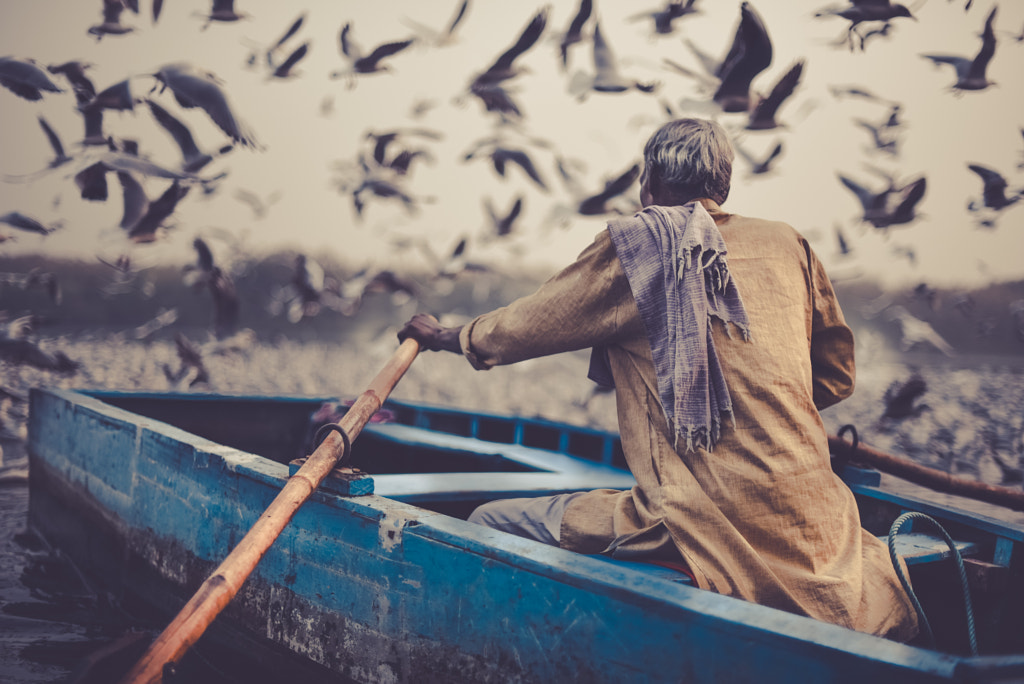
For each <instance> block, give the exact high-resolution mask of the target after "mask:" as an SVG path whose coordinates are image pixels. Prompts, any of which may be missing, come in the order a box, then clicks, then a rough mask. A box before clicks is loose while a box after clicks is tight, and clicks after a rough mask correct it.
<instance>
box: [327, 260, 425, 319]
mask: <svg viewBox="0 0 1024 684" xmlns="http://www.w3.org/2000/svg"><path fill="white" fill-rule="evenodd" d="M416 292H417V287H416V284H415V283H414V282H413V281H411V280H409V279H407V278H402V277H401V276H398V275H396V274H395V272H394V271H391V270H387V269H384V270H373V269H370V268H364V269H362V270H360V271H359V272H358V273H356V274H355V275H354V276H352V277H351V278H349V279H348V280H346V281H344V282H342V283H341V286H340V288H339V293H340V301H339V304H338V307H337V308H338V311H339V312H340V313H341V314H342V315H343V316H354V315H356V314H357V313H359V310H360V308H361V307H362V305H363V299H364V298H365V297H366V296H367V295H373V294H390V295H391V299H392V303H394V304H396V305H400V304H404V303H405V302H407V301H409V300H410V299H412V298H413V297H415V296H416Z"/></svg>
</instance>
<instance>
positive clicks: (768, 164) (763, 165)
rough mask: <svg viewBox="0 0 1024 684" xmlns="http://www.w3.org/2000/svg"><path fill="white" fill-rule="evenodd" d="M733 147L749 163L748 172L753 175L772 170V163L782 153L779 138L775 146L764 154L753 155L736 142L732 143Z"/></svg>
mask: <svg viewBox="0 0 1024 684" xmlns="http://www.w3.org/2000/svg"><path fill="white" fill-rule="evenodd" d="M733 147H734V148H735V150H736V152H738V153H739V155H740V156H741V157H743V158H744V159H745V160H746V161H747V163H748V164H750V172H751V173H752V174H755V175H760V174H762V173H768V172H769V171H771V170H772V164H773V163H774V162H775V160H776V159H777V158H778V157H779V155H780V154H782V141H781V140H779V141H777V142H776V143H775V146H774V147H772V148H771V150H769V151H768V153H767V154H766V155H762V156H760V157H755V156H754V155H753V154H751V153H750V152H749V151H747V149H746V148H744V147H743V146H742V145H740V144H739V143H738V142H736V143H733Z"/></svg>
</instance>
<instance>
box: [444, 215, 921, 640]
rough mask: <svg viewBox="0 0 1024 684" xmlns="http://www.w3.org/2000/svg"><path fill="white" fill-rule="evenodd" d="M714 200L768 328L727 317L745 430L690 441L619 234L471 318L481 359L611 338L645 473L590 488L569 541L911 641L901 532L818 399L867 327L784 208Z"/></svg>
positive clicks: (726, 363) (475, 356)
mask: <svg viewBox="0 0 1024 684" xmlns="http://www.w3.org/2000/svg"><path fill="white" fill-rule="evenodd" d="M703 203H704V206H705V207H706V208H707V209H708V211H709V212H710V214H711V216H712V217H713V218H714V219H715V222H716V223H717V224H718V227H719V229H720V230H721V231H722V235H723V237H724V239H725V242H726V245H727V247H728V262H729V268H730V270H731V272H732V274H733V277H734V278H735V280H736V283H737V286H738V287H739V290H740V295H741V296H742V298H743V301H744V304H745V306H746V309H747V314H748V316H749V318H750V331H751V336H752V339H751V341H749V342H744V341H743V340H742V339H741V336H740V335H734V336H732V337H730V336H728V335H727V334H726V333H725V330H724V328H723V326H722V324H721V323H720V322H719V321H715V322H714V333H713V334H714V338H715V346H716V349H717V351H718V356H719V359H720V361H721V365H722V368H723V372H724V373H725V377H726V381H727V383H728V386H729V391H730V394H731V396H732V402H733V406H734V410H735V416H736V426H735V428H724V427H723V432H722V439H721V441H720V442H719V444H718V445H717V447H716V448H715V450H714V451H713V452H710V453H709V452H707V451H703V450H696V451H694V452H689V453H687V452H685V451H684V450H683V449H684V448H683V447H682V446H680V452H676V450H675V449H674V448H673V446H672V432H671V430H670V429H669V426H668V424H667V422H666V419H665V415H664V412H663V411H662V408H661V405H660V403H659V400H658V384H657V378H656V376H655V371H654V364H653V361H652V358H651V349H650V344H649V342H648V340H647V337H646V334H645V332H644V328H643V323H642V321H641V319H640V314H639V312H638V310H637V307H636V303H635V301H634V300H633V295H632V292H631V291H630V287H629V283H628V281H627V279H626V276H625V273H624V272H623V270H622V265H621V264H620V262H619V259H618V257H617V256H616V253H615V247H614V245H613V244H612V241H611V238H610V236H609V234H608V231H607V230H605V231H602V232H601V233H600V234H598V236H597V238H596V239H595V241H594V243H593V244H592V245H591V246H590V247H588V248H587V249H586V250H585V251H584V252H583V253H582V254H581V255H580V256H579V258H578V259H577V260H576V262H574V263H573V264H571V265H569V266H568V267H567V268H565V269H564V270H563V271H561V272H560V273H558V274H557V275H555V276H554V277H553V278H551V279H550V280H549V281H548V282H546V283H545V284H544V285H543V286H541V288H540V289H539V290H538V291H537V292H536V293H534V294H532V295H529V296H527V297H524V298H522V299H519V300H516V301H515V302H513V303H512V304H510V305H508V306H506V307H503V308H501V309H498V310H496V311H493V312H491V313H488V314H484V315H483V316H480V317H478V318H476V319H475V320H473V321H472V322H471V323H469V324H468V325H467V326H465V327H464V328H463V330H462V334H461V340H460V341H461V345H462V350H463V353H464V354H465V356H466V357H467V358H468V359H469V361H470V363H472V364H473V366H474V367H476V368H478V369H486V368H490V367H492V366H495V365H501V364H509V363H515V362H516V361H521V360H523V359H528V358H534V357H538V356H544V355H547V354H554V353H558V352H565V351H571V350H576V349H584V348H587V347H592V346H594V345H598V344H604V345H607V346H608V359H609V363H610V366H611V369H612V373H613V375H614V378H615V385H616V388H615V392H616V402H617V407H618V420H619V429H620V433H621V436H622V446H623V451H624V453H625V457H626V461H627V463H628V464H629V468H630V470H631V471H632V473H633V475H634V477H635V478H636V482H637V484H636V486H635V487H633V488H632V489H631V490H627V491H613V490H597V491H593V492H589V493H587V494H585V495H583V496H580V497H578V498H577V499H576V500H574V501H573V502H572V503H571V504H570V506H569V508H568V509H567V511H566V514H565V517H564V519H563V522H562V530H561V545H562V546H563V547H564V548H567V549H572V550H574V551H579V552H581V553H601V552H607V553H613V554H614V555H615V556H617V557H626V558H628V557H638V556H647V557H661V558H665V559H670V560H676V561H678V560H679V559H680V556H681V557H682V560H683V561H684V562H685V563H686V564H687V565H689V567H690V569H691V570H692V572H693V574H694V576H695V579H696V583H697V585H698V586H700V587H701V588H702V589H709V590H712V591H716V592H719V593H722V594H727V595H730V596H736V597H740V598H743V599H747V600H749V601H753V602H756V603H760V604H764V605H768V606H773V607H776V608H781V609H783V610H788V611H791V612H794V613H799V614H804V615H809V616H811V617H814V618H818V619H820V620H824V621H827V622H832V623H835V624H839V625H843V626H846V627H850V628H852V629H856V630H860V631H864V632H869V633H873V634H879V635H884V636H889V637H891V638H894V639H900V640H905V639H908V638H910V637H912V636H913V635H914V634H915V633H916V631H917V619H916V615H915V613H914V609H913V607H912V605H911V603H910V601H909V599H908V598H907V596H906V594H905V592H904V591H903V589H902V587H901V586H900V583H899V580H898V578H897V577H896V574H895V572H894V571H893V568H892V565H891V562H890V560H889V555H888V549H887V547H886V545H885V544H884V543H883V542H881V541H879V540H878V539H877V538H875V537H874V536H873V535H871V534H870V533H868V532H867V531H865V530H863V529H862V528H861V526H860V517H859V514H858V511H857V505H856V502H855V501H854V497H853V494H852V493H851V492H850V490H849V488H847V487H846V485H844V484H843V482H842V481H841V480H840V479H839V478H838V477H837V476H836V475H835V474H834V473H833V472H832V469H831V467H830V463H829V452H828V442H827V433H826V431H825V428H824V425H823V424H822V421H821V417H820V416H819V414H818V409H822V408H824V407H826V406H830V405H832V404H834V403H836V402H838V401H839V400H841V399H843V398H845V397H847V396H849V395H850V394H851V393H852V391H853V380H854V362H853V334H852V333H851V331H850V329H849V328H848V327H847V325H846V323H845V321H844V319H843V315H842V311H841V310H840V308H839V304H838V302H837V301H836V298H835V294H834V292H833V290H832V285H831V283H830V281H829V279H828V276H827V275H826V273H825V271H824V269H823V268H822V266H821V264H820V262H819V261H818V259H817V257H816V256H815V255H814V253H813V251H812V250H811V248H810V246H809V245H808V244H807V242H806V240H804V239H803V237H801V236H800V235H799V234H798V233H797V232H796V231H795V230H793V229H792V228H791V227H790V226H788V225H786V224H784V223H778V222H771V221H763V220H759V219H751V218H745V217H742V216H737V215H730V214H727V213H725V212H723V211H722V210H721V208H719V207H718V206H717V205H716V204H715V203H714V202H711V201H708V200H704V201H703Z"/></svg>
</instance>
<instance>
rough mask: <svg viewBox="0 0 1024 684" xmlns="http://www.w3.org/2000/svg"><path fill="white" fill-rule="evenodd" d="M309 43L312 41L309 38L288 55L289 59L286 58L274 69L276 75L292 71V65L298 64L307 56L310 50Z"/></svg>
mask: <svg viewBox="0 0 1024 684" xmlns="http://www.w3.org/2000/svg"><path fill="white" fill-rule="evenodd" d="M309 45H310V43H309V41H308V40H307V41H306V42H305V43H303V44H302V45H300V46H299V47H297V48H296V49H295V50H293V51H292V53H291V54H290V55H288V59H286V60H284V62H282V63H281V65H280V66H279V67H277V69H275V70H274V75H275V76H284V75H286V74H287V73H288V72H289V71H291V69H292V67H293V66H295V65H296V64H298V63H299V62H300V61H301V60H302V58H303V57H305V56H306V53H307V52H309Z"/></svg>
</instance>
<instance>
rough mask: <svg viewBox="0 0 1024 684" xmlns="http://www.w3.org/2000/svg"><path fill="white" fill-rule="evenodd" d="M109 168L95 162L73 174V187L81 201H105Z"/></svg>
mask: <svg viewBox="0 0 1024 684" xmlns="http://www.w3.org/2000/svg"><path fill="white" fill-rule="evenodd" d="M109 170H110V169H109V167H108V166H107V165H106V164H104V163H103V162H96V163H95V164H92V165H90V166H87V167H86V168H84V169H82V170H81V171H79V172H78V173H76V174H75V185H77V186H78V190H79V192H80V193H81V195H82V199H84V200H90V201H93V202H102V201H104V200H106V199H107V171H109Z"/></svg>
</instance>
